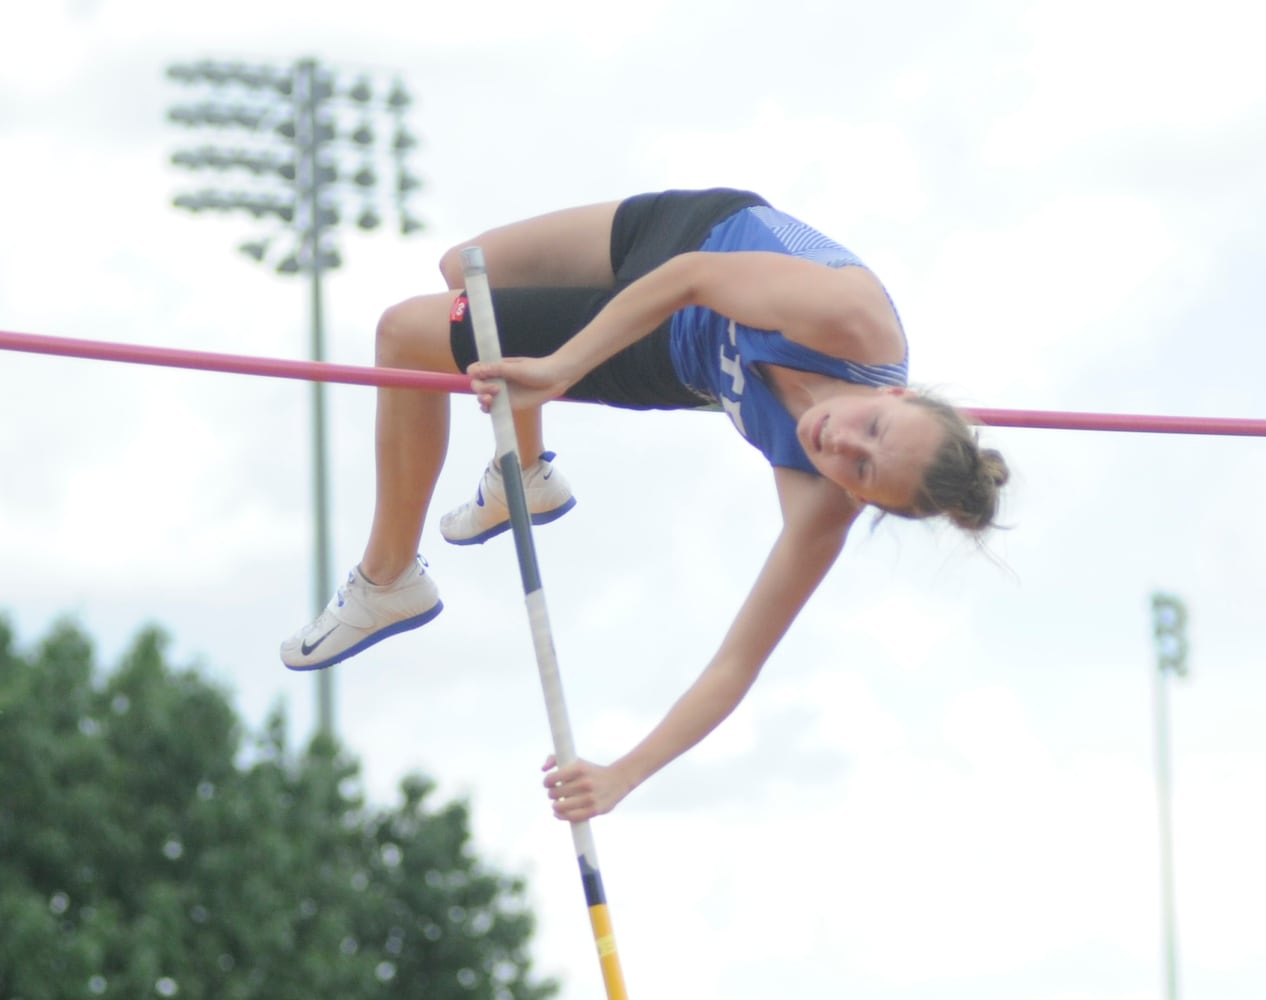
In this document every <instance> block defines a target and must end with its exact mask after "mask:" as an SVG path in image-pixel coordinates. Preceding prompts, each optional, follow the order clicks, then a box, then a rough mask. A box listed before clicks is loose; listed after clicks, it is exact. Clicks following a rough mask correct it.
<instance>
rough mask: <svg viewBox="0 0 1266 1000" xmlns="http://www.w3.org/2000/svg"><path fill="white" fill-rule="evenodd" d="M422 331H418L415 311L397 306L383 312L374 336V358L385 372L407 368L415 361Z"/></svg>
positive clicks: (413, 307)
mask: <svg viewBox="0 0 1266 1000" xmlns="http://www.w3.org/2000/svg"><path fill="white" fill-rule="evenodd" d="M425 336H426V331H425V330H423V329H421V328H420V327H419V323H418V316H417V309H416V307H415V306H413V305H412V304H411V303H410V302H398V303H397V304H396V305H394V306H389V307H388V308H386V309H385V310H383V314H382V315H381V316H380V317H379V318H378V329H377V330H376V331H375V335H374V357H375V359H376V360H377V362H378V364H379V365H382V366H384V367H387V368H407V367H409V366H410V362H411V361H413V360H416V358H417V355H418V354H419V350H420V348H421V347H422V346H423V345H422V341H423V340H424V339H425Z"/></svg>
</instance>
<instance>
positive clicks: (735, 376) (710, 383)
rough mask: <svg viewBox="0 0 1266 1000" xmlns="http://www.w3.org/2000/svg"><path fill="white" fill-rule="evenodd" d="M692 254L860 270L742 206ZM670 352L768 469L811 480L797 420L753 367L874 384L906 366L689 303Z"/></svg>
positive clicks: (899, 379) (821, 242)
mask: <svg viewBox="0 0 1266 1000" xmlns="http://www.w3.org/2000/svg"><path fill="white" fill-rule="evenodd" d="M699 249H700V250H704V251H710V252H713V253H716V252H725V251H731V252H732V251H737V250H764V251H772V252H774V253H785V254H789V255H790V256H793V257H799V258H801V259H802V260H809V261H814V262H815V263H819V264H823V265H824V266H826V267H864V266H865V265H864V264H863V263H862V262H861V260H860V259H858V257H857V256H856V254H854V253H852V252H851V251H849V250H847V249H845V248H844V247H842V246H840V244H838V243H836V242H835V241H834V240H831V239H829V238H827V237H826V236H823V235H822V234H821V233H819V232H818V231H817V230H815V229H813V228H811V227H810V226H807V225H805V224H804V223H803V222H800V221H798V220H796V219H794V218H792V217H791V216H789V215H787V214H785V213H783V212H779V211H778V210H776V209H773V208H769V207H767V206H764V205H757V206H753V207H751V208H745V209H743V210H742V211H740V212H738V213H736V214H734V215H732V216H730V217H729V218H728V219H726V220H725V221H724V222H721V223H719V224H717V225H716V226H715V227H714V228H713V229H712V232H711V233H710V234H709V235H708V238H707V240H706V241H705V242H704V243H703V245H702V246H701V247H700V248H699ZM889 301H891V299H890V300H889ZM895 308H896V307H895V306H894V310H895ZM898 323H900V319H898ZM669 349H670V351H671V355H672V361H673V367H674V368H675V369H676V372H677V377H678V378H680V379H681V381H682V382H683V383H685V384H686V385H688V386H689V387H690V388H691V389H693V390H695V391H696V392H698V393H699V394H700V395H702V396H703V397H705V398H706V399H708V400H710V401H712V402H713V403H717V404H720V406H721V408H722V409H724V410H725V412H726V413H728V414H729V416H730V420H731V421H733V423H734V426H735V427H736V428H738V431H739V433H740V434H742V435H743V437H745V438H746V439H747V440H748V441H749V442H750V443H751V444H753V445H755V446H756V447H757V448H758V449H760V451H761V453H762V454H763V455H764V456H765V457H766V458H767V459H768V460H769V463H770V465H781V466H786V467H788V468H792V469H800V470H802V471H804V472H809V473H812V474H814V475H817V474H818V473H817V470H816V469H815V468H814V467H813V463H812V462H810V461H809V457H808V456H807V455H806V454H805V453H804V449H803V448H802V447H801V446H800V441H799V440H798V439H797V437H796V421H795V420H794V419H792V416H791V414H790V413H788V412H787V410H786V409H785V408H784V407H783V405H782V403H781V402H780V401H779V399H778V397H777V395H775V393H774V391H773V388H772V387H771V386H770V385H768V384H767V383H766V382H765V381H764V379H763V378H762V377H761V376H760V374H759V370H758V369H756V368H754V367H753V366H755V365H758V364H761V363H765V364H774V365H782V366H783V367H786V368H794V369H797V370H800V371H808V372H815V373H818V374H822V375H828V376H831V377H832V378H838V379H842V380H843V381H845V382H852V383H855V384H857V385H869V386H876V387H881V386H903V385H905V384H906V378H907V375H906V373H907V370H908V362H909V356H908V354H907V356H906V357H905V358H903V359H902V361H901V362H900V363H899V364H883V365H869V364H862V363H860V362H856V361H845V360H843V359H842V358H835V357H832V356H831V355H829V354H823V353H822V352H820V351H815V350H813V349H812V348H809V347H805V346H804V345H803V344H797V343H795V342H794V341H791V340H788V339H787V338H786V337H784V336H783V335H782V334H781V333H779V332H778V331H776V330H757V329H754V328H752V327H748V326H743V325H742V324H741V323H735V322H734V321H733V320H730V319H727V318H726V317H724V316H722V315H721V314H720V313H716V312H713V311H712V310H711V309H707V308H704V307H703V306H690V307H688V308H686V309H683V310H681V311H680V312H678V313H676V314H675V315H674V316H673V319H672V327H671V333H670V337H669Z"/></svg>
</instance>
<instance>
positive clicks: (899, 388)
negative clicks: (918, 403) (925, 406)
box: [879, 385, 918, 396]
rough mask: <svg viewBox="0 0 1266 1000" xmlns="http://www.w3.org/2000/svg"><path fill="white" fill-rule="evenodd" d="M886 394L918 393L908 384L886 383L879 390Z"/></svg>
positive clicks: (904, 394)
mask: <svg viewBox="0 0 1266 1000" xmlns="http://www.w3.org/2000/svg"><path fill="white" fill-rule="evenodd" d="M879 391H880V392H881V393H883V394H884V395H885V396H915V395H918V393H916V392H915V391H914V390H913V389H911V388H910V387H909V386H908V385H886V386H884V387H883V388H882V389H880V390H879Z"/></svg>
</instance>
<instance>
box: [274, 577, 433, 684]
mask: <svg viewBox="0 0 1266 1000" xmlns="http://www.w3.org/2000/svg"><path fill="white" fill-rule="evenodd" d="M443 608H444V604H443V602H442V601H441V600H440V592H439V590H438V588H437V587H436V586H435V581H433V580H432V579H431V578H430V577H429V576H428V575H427V572H426V560H424V559H423V558H422V557H421V556H418V557H417V559H416V560H415V561H414V563H413V565H412V566H410V567H409V568H408V569H407V570H405V571H404V573H402V574H401V575H400V577H399V578H398V579H397V580H396V581H395V582H394V583H388V584H384V585H381V586H379V585H377V584H373V583H370V582H369V581H368V580H366V579H365V577H364V576H363V575H362V574H361V571H360V567H359V566H358V567H357V568H356V569H354V570H352V571H351V572H350V573H348V574H347V583H345V584H343V586H341V587H340V588H339V589H338V593H336V594H335V595H334V597H333V598H331V600H330V603H329V604H327V605H326V606H325V610H324V611H322V612H321V614H320V615H318V616H317V619H316V621H314V622H312V624H310V625H307V626H305V627H304V628H301V629H300V630H299V631H298V632H296V633H295V634H294V635H292V636H291V637H290V638H289V639H287V640H286V641H285V642H283V643H282V644H281V662H282V663H284V664H285V665H286V666H287V667H289V668H290V669H291V670H321V669H322V668H324V667H332V666H333V665H334V664H336V663H338V662H340V661H341V660H345V659H347V658H348V657H349V656H355V655H356V654H357V653H359V652H360V651H361V650H362V649H365V648H367V647H369V646H372V645H373V644H374V643H376V642H378V641H379V640H381V639H386V638H387V637H388V636H392V635H395V634H396V633H397V632H406V631H408V630H409V629H411V628H417V627H418V626H419V625H425V624H426V623H427V622H429V621H430V620H431V619H432V618H434V617H435V616H436V615H438V614H439V613H440V611H442V610H443Z"/></svg>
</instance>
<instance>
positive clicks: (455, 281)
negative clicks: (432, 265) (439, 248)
mask: <svg viewBox="0 0 1266 1000" xmlns="http://www.w3.org/2000/svg"><path fill="white" fill-rule="evenodd" d="M473 245H474V244H473V243H472V241H470V240H467V241H466V242H465V243H458V244H457V246H455V247H449V248H448V249H447V250H446V251H444V256H443V257H441V258H440V274H442V275H443V276H444V284H446V285H447V286H448V287H449V288H453V289H457V288H464V287H465V285H466V276H465V274H464V273H463V272H462V251H463V250H465V249H466V248H467V247H469V246H473Z"/></svg>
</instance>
